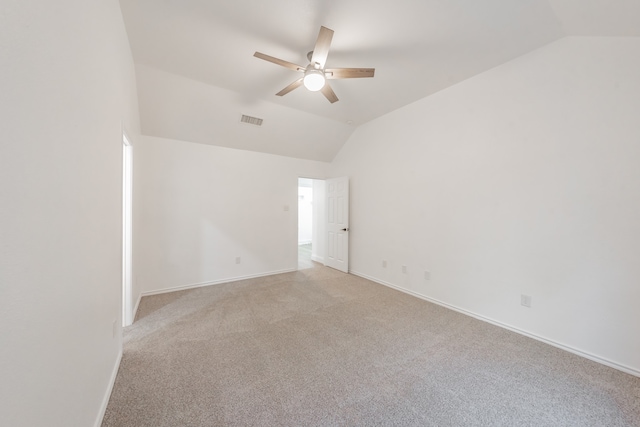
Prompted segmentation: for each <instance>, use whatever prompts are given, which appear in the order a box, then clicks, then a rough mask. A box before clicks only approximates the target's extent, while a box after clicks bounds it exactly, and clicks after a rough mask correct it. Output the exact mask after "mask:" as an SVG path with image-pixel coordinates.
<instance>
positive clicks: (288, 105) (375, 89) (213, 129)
mask: <svg viewBox="0 0 640 427" xmlns="http://www.w3.org/2000/svg"><path fill="white" fill-rule="evenodd" d="M120 3H121V7H122V12H123V16H124V21H125V25H126V28H127V33H128V36H129V40H130V44H131V49H132V52H133V57H134V61H135V63H136V73H137V80H138V96H139V103H140V115H141V122H142V123H141V125H142V131H143V133H144V134H146V135H152V136H159V137H165V138H173V139H179V140H185V141H192V142H199V143H205V144H213V145H221V146H228V147H233V148H239V149H247V150H254V151H262V152H267V153H273V154H279V155H285V156H291V157H298V158H305V159H312V160H320V161H331V160H332V159H333V157H334V156H335V154H336V153H337V152H338V151H339V149H340V148H341V146H342V145H343V144H344V142H346V140H347V139H348V138H349V136H350V135H351V133H352V132H353V130H354V129H355V128H356V127H357V126H358V125H360V124H363V123H366V122H368V121H370V120H372V119H375V118H376V117H379V116H382V115H384V114H386V113H388V112H390V111H393V110H395V109H397V108H400V107H402V106H404V105H407V104H409V103H412V102H414V101H417V100H419V99H421V98H424V97H425V96H429V95H430V94H433V93H435V92H437V91H440V90H442V89H444V88H446V87H448V86H451V85H453V84H456V83H458V82H460V81H462V80H465V79H468V78H470V77H472V76H474V75H477V74H479V73H481V72H483V71H486V70H488V69H490V68H493V67H495V66H497V65H500V64H502V63H505V62H507V61H509V60H511V59H514V58H516V57H518V56H521V55H523V54H525V53H528V52H530V51H532V50H534V49H536V48H539V47H541V46H544V45H545V44H548V43H550V42H552V41H554V40H557V39H559V38H562V37H564V36H567V35H578V36H633V37H638V36H640V25H639V22H640V1H638V0H517V1H514V0H482V1H478V0H394V1H381V0H366V1H365V0H339V1H338V0H296V1H292V0H270V1H259V0H235V1H223V0H213V1H212V0H121V1H120ZM321 25H324V26H326V27H328V28H331V29H333V30H334V31H335V34H334V36H333V41H332V44H331V50H330V53H329V57H328V59H327V64H326V66H327V67H331V68H342V67H373V68H375V69H376V74H375V77H374V78H366V79H349V80H332V81H331V85H332V87H333V89H334V91H335V93H336V95H337V96H338V98H339V99H340V101H339V102H336V103H335V104H330V103H329V102H328V101H327V100H326V99H325V98H324V97H323V96H322V94H320V93H318V92H309V91H307V90H306V89H304V88H299V89H297V90H295V91H293V92H291V93H289V94H288V95H286V96H284V97H278V96H275V93H276V92H278V91H280V90H281V89H282V88H284V87H285V86H287V85H288V84H289V83H291V82H293V81H294V80H296V79H297V78H298V77H299V75H298V74H297V73H296V72H294V71H291V70H288V69H286V68H283V67H280V66H277V65H275V64H272V63H269V62H266V61H263V60H260V59H257V58H255V57H253V53H254V52H255V51H260V52H262V53H266V54H268V55H271V56H275V57H278V58H282V59H284V60H287V61H290V62H293V63H298V64H301V65H306V64H307V63H308V61H307V59H306V54H307V52H308V51H310V50H312V48H313V46H314V44H315V41H316V37H317V36H318V31H319V29H320V26H321ZM242 114H247V115H252V116H257V117H260V118H262V119H264V122H263V125H262V126H261V127H260V128H255V127H253V126H252V125H246V124H239V122H240V117H241V115H242Z"/></svg>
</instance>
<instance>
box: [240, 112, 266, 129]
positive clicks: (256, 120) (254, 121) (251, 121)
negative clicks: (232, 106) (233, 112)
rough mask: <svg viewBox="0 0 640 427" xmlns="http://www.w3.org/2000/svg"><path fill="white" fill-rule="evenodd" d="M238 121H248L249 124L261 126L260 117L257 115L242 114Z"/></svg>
mask: <svg viewBox="0 0 640 427" xmlns="http://www.w3.org/2000/svg"><path fill="white" fill-rule="evenodd" d="M240 121H241V122H242V123H248V124H250V125H256V126H262V119H259V118H257V117H251V116H245V115H244V114H243V115H242V118H241V119H240Z"/></svg>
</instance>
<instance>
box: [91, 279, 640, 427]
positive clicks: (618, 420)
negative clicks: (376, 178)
mask: <svg viewBox="0 0 640 427" xmlns="http://www.w3.org/2000/svg"><path fill="white" fill-rule="evenodd" d="M102 425H103V426H135V427H140V426H154V427H159V426H337V425H340V426H372V425H376V426H554V427H556V426H640V378H636V377H633V376H631V375H627V374H624V373H622V372H619V371H616V370H614V369H611V368H608V367H605V366H602V365H599V364H597V363H595V362H591V361H589V360H586V359H583V358H580V357H578V356H575V355H573V354H570V353H567V352H564V351H562V350H559V349H556V348H554V347H551V346H548V345H546V344H543V343H540V342H538V341H534V340H532V339H529V338H526V337H523V336H521V335H518V334H516V333H513V332H510V331H507V330H504V329H501V328H499V327H496V326H493V325H490V324H487V323H484V322H481V321H479V320H475V319H473V318H470V317H467V316H464V315H462V314H459V313H456V312H453V311H450V310H447V309H445V308H442V307H439V306H437V305H433V304H430V303H428V302H425V301H422V300H419V299H417V298H414V297H411V296H408V295H405V294H403V293H400V292H398V291H395V290H392V289H389V288H386V287H384V286H381V285H378V284H375V283H372V282H369V281H367V280H364V279H361V278H358V277H355V276H351V275H347V274H343V273H340V272H338V271H335V270H332V269H329V268H324V267H316V268H312V269H307V270H300V271H297V272H294V273H287V274H281V275H276V276H270V277H265V278H261V279H252V280H246V281H242V282H235V283H229V284H223V285H216V286H210V287H207V288H200V289H195V290H189V291H182V292H176V293H170V294H163V295H157V296H152V297H145V298H144V299H143V300H142V303H141V305H140V308H139V312H138V317H137V320H136V322H135V323H134V324H133V325H132V326H130V327H129V328H127V330H126V331H125V344H124V356H123V359H122V363H121V366H120V370H119V372H118V376H117V379H116V383H115V387H114V390H113V393H112V396H111V400H110V402H109V406H108V408H107V412H106V414H105V417H104V421H103V424H102Z"/></svg>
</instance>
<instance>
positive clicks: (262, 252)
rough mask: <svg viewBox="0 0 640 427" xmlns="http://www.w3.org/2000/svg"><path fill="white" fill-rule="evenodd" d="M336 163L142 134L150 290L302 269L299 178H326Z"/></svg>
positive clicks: (137, 197)
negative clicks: (298, 233)
mask: <svg viewBox="0 0 640 427" xmlns="http://www.w3.org/2000/svg"><path fill="white" fill-rule="evenodd" d="M328 166H329V164H328V163H324V162H315V161H310V160H300V159H293V158H289V157H282V156H276V155H273V154H264V153H256V152H250V151H243V150H235V149H231V148H225V147H215V146H211V145H205V144H196V143H190V142H183V141H175V140H169V139H162V138H157V137H149V136H143V137H141V138H140V141H138V144H137V145H136V152H135V159H134V170H135V179H134V207H135V212H134V217H135V220H134V221H135V222H134V225H135V229H134V275H136V278H137V280H138V283H140V284H141V286H142V290H143V292H147V293H148V292H157V291H165V290H170V289H175V288H180V287H188V286H193V285H198V284H209V283H216V282H222V281H226V280H233V279H238V278H242V277H250V276H259V275H265V274H270V273H275V272H280V271H291V270H295V269H296V268H297V263H298V259H297V257H298V251H297V215H298V212H297V205H298V203H297V198H298V177H299V176H305V177H315V178H324V177H325V174H326V171H327V169H328ZM285 206H288V209H289V210H288V211H285V210H284V207H285ZM236 257H240V258H241V263H240V264H236Z"/></svg>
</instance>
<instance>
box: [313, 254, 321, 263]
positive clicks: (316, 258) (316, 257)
mask: <svg viewBox="0 0 640 427" xmlns="http://www.w3.org/2000/svg"><path fill="white" fill-rule="evenodd" d="M311 261H315V262H319V263H321V264H324V257H322V256H318V255H311Z"/></svg>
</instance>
